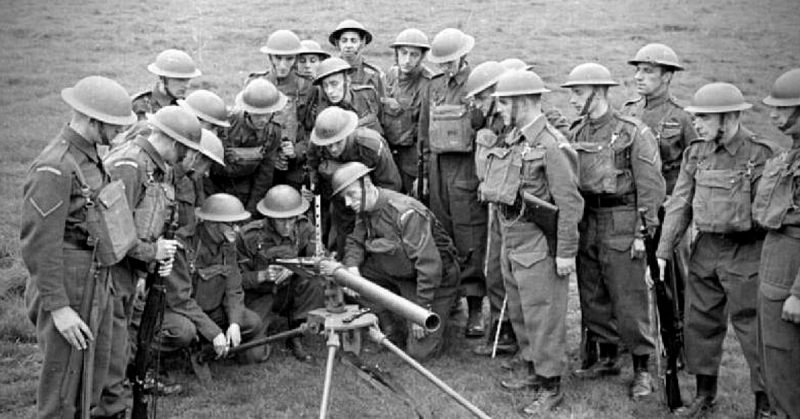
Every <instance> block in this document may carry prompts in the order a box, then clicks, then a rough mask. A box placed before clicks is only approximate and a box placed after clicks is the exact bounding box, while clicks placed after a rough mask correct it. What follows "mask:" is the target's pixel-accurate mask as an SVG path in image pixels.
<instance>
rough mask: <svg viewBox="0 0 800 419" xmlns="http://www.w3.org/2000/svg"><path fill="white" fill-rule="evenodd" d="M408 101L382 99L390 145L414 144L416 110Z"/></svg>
mask: <svg viewBox="0 0 800 419" xmlns="http://www.w3.org/2000/svg"><path fill="white" fill-rule="evenodd" d="M405 102H407V101H402V102H399V101H397V100H396V99H394V98H387V99H381V106H382V110H383V120H382V121H381V123H382V125H383V131H384V135H385V136H386V141H387V142H388V143H389V145H393V146H410V145H413V144H414V110H413V109H411V108H410V107H409V106H407V105H403V103H405Z"/></svg>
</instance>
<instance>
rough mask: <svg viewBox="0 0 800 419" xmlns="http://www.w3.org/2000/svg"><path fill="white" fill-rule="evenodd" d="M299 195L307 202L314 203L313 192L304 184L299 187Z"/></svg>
mask: <svg viewBox="0 0 800 419" xmlns="http://www.w3.org/2000/svg"><path fill="white" fill-rule="evenodd" d="M300 196H302V197H303V199H305V200H306V201H308V203H309V204H314V192H311V191H310V190H309V189H308V188H306V185H303V186H301V187H300Z"/></svg>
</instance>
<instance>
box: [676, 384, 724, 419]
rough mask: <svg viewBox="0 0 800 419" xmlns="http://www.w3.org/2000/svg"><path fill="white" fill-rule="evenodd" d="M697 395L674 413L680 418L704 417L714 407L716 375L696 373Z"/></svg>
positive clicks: (697, 418)
mask: <svg viewBox="0 0 800 419" xmlns="http://www.w3.org/2000/svg"><path fill="white" fill-rule="evenodd" d="M695 380H696V381H697V395H696V396H695V397H694V400H692V402H691V403H689V405H688V406H683V407H679V408H678V409H676V410H675V415H676V416H678V417H682V418H691V419H700V418H704V417H706V415H708V414H709V413H711V412H712V411H713V410H714V407H716V398H717V376H716V375H702V374H698V375H697V376H696V377H695Z"/></svg>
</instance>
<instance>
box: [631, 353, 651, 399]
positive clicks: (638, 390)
mask: <svg viewBox="0 0 800 419" xmlns="http://www.w3.org/2000/svg"><path fill="white" fill-rule="evenodd" d="M649 358H650V357H649V356H648V355H633V382H631V397H632V398H633V399H634V400H637V399H639V398H642V397H645V396H649V395H650V393H652V392H653V378H652V377H651V376H650V373H649V372H648V371H647V363H648V361H649Z"/></svg>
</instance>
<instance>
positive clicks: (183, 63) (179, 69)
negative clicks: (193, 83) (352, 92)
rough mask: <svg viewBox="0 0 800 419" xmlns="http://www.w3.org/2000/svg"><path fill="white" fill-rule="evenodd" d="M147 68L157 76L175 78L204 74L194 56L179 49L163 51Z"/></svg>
mask: <svg viewBox="0 0 800 419" xmlns="http://www.w3.org/2000/svg"><path fill="white" fill-rule="evenodd" d="M147 70H148V71H149V72H151V73H153V74H155V75H157V76H163V77H169V78H173V79H191V78H194V77H197V76H199V75H201V74H202V73H201V72H200V70H199V69H198V68H197V66H196V65H195V64H194V60H193V59H192V57H190V56H189V54H187V53H185V52H183V51H181V50H178V49H168V50H164V51H162V52H161V54H158V56H157V57H156V61H155V62H154V63H151V64H150V65H148V66H147Z"/></svg>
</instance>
